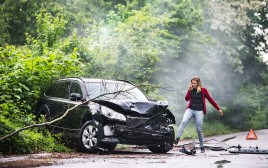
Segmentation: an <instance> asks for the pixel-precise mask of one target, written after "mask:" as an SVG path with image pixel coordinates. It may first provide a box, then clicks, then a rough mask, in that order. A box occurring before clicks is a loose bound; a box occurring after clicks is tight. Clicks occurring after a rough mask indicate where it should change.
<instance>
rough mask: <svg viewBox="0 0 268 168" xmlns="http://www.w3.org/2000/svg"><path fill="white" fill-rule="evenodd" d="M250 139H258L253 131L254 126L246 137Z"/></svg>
mask: <svg viewBox="0 0 268 168" xmlns="http://www.w3.org/2000/svg"><path fill="white" fill-rule="evenodd" d="M248 139H255V140H258V138H257V136H256V134H255V133H254V132H253V130H252V128H251V129H250V131H249V133H248V136H247V138H246V140H248Z"/></svg>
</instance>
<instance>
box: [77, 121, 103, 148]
mask: <svg viewBox="0 0 268 168" xmlns="http://www.w3.org/2000/svg"><path fill="white" fill-rule="evenodd" d="M99 145H100V142H99V140H98V138H97V131H96V126H95V124H94V121H92V120H90V121H87V122H86V123H85V124H84V125H83V126H82V128H81V130H80V133H79V147H80V149H81V150H82V151H83V152H86V153H91V152H94V151H95V147H98V146H99Z"/></svg>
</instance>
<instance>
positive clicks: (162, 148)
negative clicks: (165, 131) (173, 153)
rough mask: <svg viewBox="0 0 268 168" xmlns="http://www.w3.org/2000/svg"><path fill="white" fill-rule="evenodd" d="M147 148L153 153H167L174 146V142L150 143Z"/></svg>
mask: <svg viewBox="0 0 268 168" xmlns="http://www.w3.org/2000/svg"><path fill="white" fill-rule="evenodd" d="M147 148H148V149H149V150H150V151H151V152H153V153H167V152H168V151H170V150H171V149H172V148H173V143H170V142H164V143H162V144H159V145H149V146H147Z"/></svg>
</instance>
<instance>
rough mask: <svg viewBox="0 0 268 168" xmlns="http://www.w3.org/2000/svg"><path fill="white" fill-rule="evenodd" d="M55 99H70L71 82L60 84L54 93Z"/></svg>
mask: <svg viewBox="0 0 268 168" xmlns="http://www.w3.org/2000/svg"><path fill="white" fill-rule="evenodd" d="M53 97H58V98H63V99H68V98H69V82H60V83H59V85H58V87H57V88H56V90H55V91H54V93H53Z"/></svg>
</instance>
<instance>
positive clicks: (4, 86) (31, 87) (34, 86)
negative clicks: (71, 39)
mask: <svg viewBox="0 0 268 168" xmlns="http://www.w3.org/2000/svg"><path fill="white" fill-rule="evenodd" d="M37 19H38V22H37V23H38V27H39V29H38V37H37V38H36V39H35V38H32V37H31V36H30V35H28V38H27V41H28V45H25V46H21V47H18V48H16V47H15V46H7V47H5V48H1V50H0V55H1V58H2V59H1V66H0V72H1V74H2V75H1V76H0V86H1V91H0V95H1V97H0V98H1V99H0V102H1V105H0V112H1V122H2V123H3V127H1V128H2V129H1V132H0V135H1V136H4V135H5V134H7V133H8V132H12V131H14V130H15V129H16V128H19V127H23V126H25V125H30V124H33V123H34V121H33V118H34V116H33V112H34V106H35V103H36V99H37V97H38V96H39V94H40V92H42V91H43V89H44V87H45V86H46V85H47V84H49V83H50V82H51V81H52V80H53V79H55V78H59V77H61V76H68V75H77V74H76V73H77V72H79V69H80V66H81V65H82V64H81V63H80V62H79V60H78V59H77V55H76V48H73V50H72V51H71V52H66V51H67V49H68V48H69V45H68V39H66V41H62V40H60V39H59V37H60V36H59V35H60V33H61V32H62V31H61V30H62V29H63V28H64V24H65V20H64V19H63V18H62V17H60V15H58V17H54V18H52V17H51V15H50V14H49V13H45V12H44V11H41V12H40V13H39V14H38V15H37ZM63 49H65V50H63ZM11 123H12V124H13V125H11ZM1 125H2V124H1ZM28 134H31V135H34V136H32V138H33V139H29V138H30V137H31V136H28V135H26V133H24V135H20V136H21V137H19V138H18V141H19V139H20V138H22V139H21V140H20V141H19V142H20V143H22V144H23V143H24V144H26V145H27V143H30V141H31V140H35V139H34V138H36V140H37V141H44V142H43V143H44V146H41V147H40V149H42V150H43V149H45V148H44V147H45V145H47V143H49V142H47V141H51V142H54V143H53V144H51V145H54V144H55V142H56V141H55V140H53V138H52V137H51V135H49V134H47V135H46V136H45V135H43V134H42V133H38V132H36V130H33V131H30V132H28ZM46 138H49V139H48V140H46ZM15 139H16V138H15ZM23 140H24V141H25V142H23ZM18 141H16V140H14V139H13V140H11V141H9V143H10V144H9V145H8V146H6V147H5V148H1V149H3V150H6V151H5V152H8V151H14V150H15V149H13V148H17V149H16V150H17V151H20V152H30V151H33V148H34V146H35V145H37V144H38V142H35V143H33V144H32V146H31V147H29V149H27V150H25V149H24V147H25V146H22V147H21V148H19V147H18V146H15V145H14V144H16V142H18ZM13 143H14V144H13ZM20 143H19V144H20ZM3 144H6V142H1V145H3ZM6 148H7V149H6ZM22 148H23V149H22ZM48 148H50V149H51V150H52V149H53V148H52V147H51V146H50V147H48ZM24 150H25V151H24Z"/></svg>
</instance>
